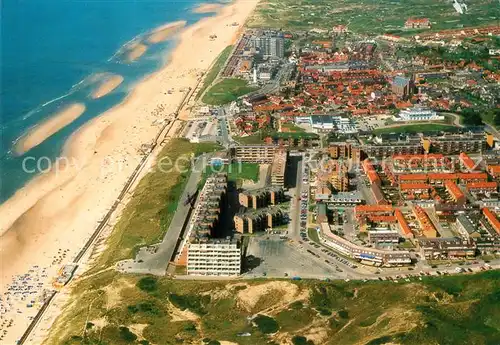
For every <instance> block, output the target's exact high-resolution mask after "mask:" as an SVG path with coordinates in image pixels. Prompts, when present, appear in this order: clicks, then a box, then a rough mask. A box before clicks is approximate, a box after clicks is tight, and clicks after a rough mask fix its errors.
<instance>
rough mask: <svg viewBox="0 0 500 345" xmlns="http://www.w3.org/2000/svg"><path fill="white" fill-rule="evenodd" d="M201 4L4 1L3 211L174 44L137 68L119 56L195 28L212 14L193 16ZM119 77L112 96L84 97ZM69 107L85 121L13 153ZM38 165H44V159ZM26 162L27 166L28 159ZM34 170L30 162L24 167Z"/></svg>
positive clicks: (0, 66)
mask: <svg viewBox="0 0 500 345" xmlns="http://www.w3.org/2000/svg"><path fill="white" fill-rule="evenodd" d="M200 3H202V1H201V0H200V1H196V0H194V1H173V0H5V1H2V2H1V12H0V25H1V27H0V42H1V43H0V203H2V202H4V201H5V200H7V199H8V198H9V197H10V196H12V195H13V194H14V193H15V192H16V191H17V190H19V189H20V188H22V187H23V186H24V185H25V184H26V183H27V182H28V181H29V180H30V179H32V178H33V177H35V176H36V174H37V172H33V170H37V171H38V170H39V169H31V168H32V166H30V167H29V168H28V165H27V164H24V167H23V162H28V161H27V160H26V158H27V157H34V158H35V161H36V162H40V164H39V168H40V170H43V169H44V168H46V167H48V166H49V165H50V162H51V161H52V162H53V161H54V160H55V158H56V157H57V156H58V155H59V154H60V152H61V149H62V147H63V145H64V143H65V141H66V140H67V139H68V137H69V136H70V135H71V134H72V133H73V132H74V131H75V130H77V129H78V128H79V127H81V126H82V125H83V124H85V123H86V122H88V121H89V120H91V119H92V118H94V117H96V116H99V115H100V114H102V113H103V112H105V111H106V110H108V109H110V108H111V107H113V106H115V105H117V104H119V103H120V102H122V101H123V100H124V98H125V97H126V96H127V94H128V93H129V92H131V90H132V89H133V88H134V86H135V85H136V84H137V83H138V82H139V81H141V80H142V79H144V78H145V77H147V76H148V75H150V74H151V73H153V72H155V71H156V70H158V69H159V68H160V67H161V66H162V65H164V63H165V62H166V60H167V58H168V54H169V52H170V51H172V49H173V47H175V44H176V41H175V38H173V39H172V40H169V41H166V42H162V43H160V44H155V45H151V46H150V48H149V49H148V51H147V52H146V53H145V54H144V55H143V56H142V57H141V58H139V59H138V60H136V61H135V62H128V61H126V59H125V57H124V54H125V52H126V47H127V46H129V45H130V43H131V42H134V41H137V40H140V39H141V38H142V37H144V36H146V35H147V34H148V33H150V32H151V31H152V30H154V29H155V28H157V27H159V26H161V25H164V24H166V23H169V22H173V21H177V20H186V21H187V25H192V24H193V23H195V22H197V21H198V20H200V19H201V18H203V17H205V16H207V15H213V14H196V13H192V9H194V8H195V7H196V6H198V5H199V4H200ZM110 73H115V74H119V75H122V76H123V77H124V82H123V83H122V84H121V85H120V86H119V87H118V88H117V89H115V90H114V91H113V92H112V93H110V94H108V95H106V96H104V97H102V98H99V99H95V100H94V99H92V98H91V97H90V96H89V95H90V93H91V92H92V91H93V90H94V89H95V88H96V86H97V85H98V83H99V81H102V80H101V78H106V76H109V75H110ZM74 102H83V103H85V105H86V107H87V109H86V111H85V113H84V114H83V115H82V116H80V117H79V118H78V119H77V120H75V121H74V122H73V123H72V124H70V125H68V126H66V127H65V128H63V129H62V130H60V131H59V132H57V133H55V134H54V135H52V136H51V137H49V138H48V139H47V140H45V141H44V142H43V143H42V144H40V145H38V146H36V147H35V148H33V149H31V150H30V151H28V152H26V153H25V154H24V155H22V156H19V155H16V154H15V152H14V150H13V147H14V145H15V143H16V142H17V140H19V138H20V137H21V136H22V135H23V134H24V133H26V132H27V131H28V130H29V129H30V128H32V127H33V126H36V125H37V124H39V123H41V122H43V121H44V120H47V119H48V118H50V116H51V115H53V114H54V113H56V112H57V111H60V110H61V109H64V108H65V107H66V106H67V105H69V104H71V103H74ZM42 157H43V158H42ZM30 159H31V158H30ZM29 162H33V160H31V161H29Z"/></svg>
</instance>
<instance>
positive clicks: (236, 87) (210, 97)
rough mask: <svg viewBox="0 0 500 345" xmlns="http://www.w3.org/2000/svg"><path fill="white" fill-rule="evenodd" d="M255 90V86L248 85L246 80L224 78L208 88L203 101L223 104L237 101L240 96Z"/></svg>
mask: <svg viewBox="0 0 500 345" xmlns="http://www.w3.org/2000/svg"><path fill="white" fill-rule="evenodd" d="M255 90H256V88H255V87H250V86H248V82H247V81H246V80H242V79H237V78H229V79H223V80H221V81H220V82H218V83H217V84H215V85H213V86H212V87H210V88H209V89H208V90H207V92H206V93H205V94H204V95H203V98H202V101H203V103H206V104H211V105H222V104H226V103H230V102H232V101H235V100H236V99H238V97H240V96H243V95H245V94H247V93H249V92H252V91H255Z"/></svg>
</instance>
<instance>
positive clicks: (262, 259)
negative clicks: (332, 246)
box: [243, 236, 342, 279]
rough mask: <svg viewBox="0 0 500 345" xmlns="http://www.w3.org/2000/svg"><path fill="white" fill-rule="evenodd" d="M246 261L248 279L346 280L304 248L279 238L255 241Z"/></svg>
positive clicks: (256, 238) (251, 244) (249, 246)
mask: <svg viewBox="0 0 500 345" xmlns="http://www.w3.org/2000/svg"><path fill="white" fill-rule="evenodd" d="M245 260H246V266H247V268H248V271H246V272H245V273H244V274H243V276H246V277H278V278H279V277H281V278H283V277H301V278H318V279H324V278H332V277H336V278H342V275H340V274H339V273H340V272H337V271H336V270H335V267H334V266H332V265H329V264H328V263H326V262H322V261H321V260H320V259H318V258H317V257H316V256H314V255H312V254H311V253H310V252H307V249H306V248H304V247H303V246H302V245H300V244H298V243H296V242H292V241H289V240H283V239H280V238H279V237H277V236H266V237H263V236H262V237H252V238H251V239H250V241H249V244H248V249H247V257H246V259H245Z"/></svg>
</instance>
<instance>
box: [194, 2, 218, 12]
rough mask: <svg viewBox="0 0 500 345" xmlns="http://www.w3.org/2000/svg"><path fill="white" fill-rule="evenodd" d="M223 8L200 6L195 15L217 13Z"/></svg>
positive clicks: (216, 5)
mask: <svg viewBox="0 0 500 345" xmlns="http://www.w3.org/2000/svg"><path fill="white" fill-rule="evenodd" d="M221 8H222V5H221V4H200V5H199V6H197V7H196V8H195V9H193V13H215V12H218V11H219V10H220V9H221Z"/></svg>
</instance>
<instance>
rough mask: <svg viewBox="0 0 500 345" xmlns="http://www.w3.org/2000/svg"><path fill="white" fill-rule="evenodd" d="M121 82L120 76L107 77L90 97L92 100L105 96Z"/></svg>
mask: <svg viewBox="0 0 500 345" xmlns="http://www.w3.org/2000/svg"><path fill="white" fill-rule="evenodd" d="M122 82H123V77H122V76H121V75H117V74H112V75H110V76H109V77H107V78H106V79H105V80H104V81H103V82H102V83H101V84H100V85H99V87H97V88H96V89H95V90H94V92H92V94H91V95H90V96H91V97H92V98H93V99H97V98H101V97H104V96H106V95H107V94H108V93H110V92H111V91H113V90H114V89H116V88H117V87H118V86H119V85H120V84H121V83H122Z"/></svg>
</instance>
